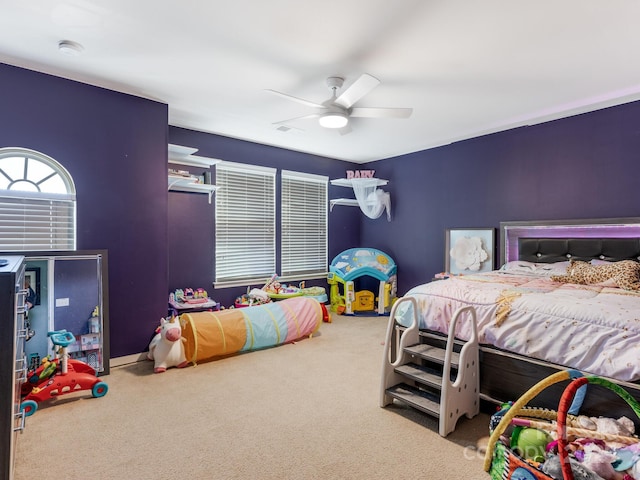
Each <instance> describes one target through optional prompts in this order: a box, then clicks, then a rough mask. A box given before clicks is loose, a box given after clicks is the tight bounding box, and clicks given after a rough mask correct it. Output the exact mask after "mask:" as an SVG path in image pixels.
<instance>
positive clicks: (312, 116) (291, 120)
mask: <svg viewBox="0 0 640 480" xmlns="http://www.w3.org/2000/svg"><path fill="white" fill-rule="evenodd" d="M319 116H320V114H319V113H311V114H309V115H303V116H301V117H293V118H289V119H287V120H281V121H279V122H273V125H284V124H285V123H290V122H296V121H298V120H306V119H307V118H318V117H319Z"/></svg>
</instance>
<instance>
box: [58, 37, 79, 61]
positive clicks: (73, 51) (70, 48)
mask: <svg viewBox="0 0 640 480" xmlns="http://www.w3.org/2000/svg"><path fill="white" fill-rule="evenodd" d="M58 51H59V52H60V53H62V54H63V55H67V56H69V57H77V56H78V55H80V54H81V53H82V52H83V51H84V47H83V46H82V45H80V44H79V43H78V42H73V41H71V40H60V41H59V42H58Z"/></svg>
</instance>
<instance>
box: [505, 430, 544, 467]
mask: <svg viewBox="0 0 640 480" xmlns="http://www.w3.org/2000/svg"><path fill="white" fill-rule="evenodd" d="M552 440H553V439H552V438H551V435H549V434H548V433H547V432H545V431H544V430H540V429H537V428H529V427H520V426H518V427H516V428H515V429H514V430H513V433H512V434H511V449H512V450H513V451H514V452H516V453H518V454H519V455H520V456H521V457H523V458H527V459H531V460H534V461H536V462H543V461H544V458H545V457H544V454H545V448H546V446H547V444H548V443H549V442H551V441H552Z"/></svg>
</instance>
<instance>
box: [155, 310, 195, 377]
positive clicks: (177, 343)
mask: <svg viewBox="0 0 640 480" xmlns="http://www.w3.org/2000/svg"><path fill="white" fill-rule="evenodd" d="M147 358H148V359H149V360H153V361H154V362H155V363H154V368H153V371H154V372H155V373H163V372H166V371H167V368H170V367H178V368H183V367H186V366H187V365H188V362H187V357H186V356H185V353H184V339H183V338H182V327H181V326H180V322H179V321H178V320H177V318H176V317H172V318H171V320H166V319H164V318H161V319H160V326H159V327H158V328H157V329H156V335H155V336H154V337H153V339H151V343H149V352H148V353H147Z"/></svg>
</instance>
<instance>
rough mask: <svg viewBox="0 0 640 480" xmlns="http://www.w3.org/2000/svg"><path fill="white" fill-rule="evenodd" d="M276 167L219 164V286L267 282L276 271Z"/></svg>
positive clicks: (217, 248) (217, 263)
mask: <svg viewBox="0 0 640 480" xmlns="http://www.w3.org/2000/svg"><path fill="white" fill-rule="evenodd" d="M275 179H276V170H275V169H274V168H265V167H256V166H253V165H244V164H239V163H231V162H221V163H218V164H217V165H216V185H217V186H218V189H217V190H216V227H215V230H216V247H215V249H216V254H215V257H216V268H215V270H216V279H215V287H216V288H218V287H221V286H222V287H224V286H234V285H249V284H252V283H264V282H265V280H266V279H267V278H269V277H270V276H271V275H273V274H274V273H275V272H276V233H275V199H276V181H275Z"/></svg>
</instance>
